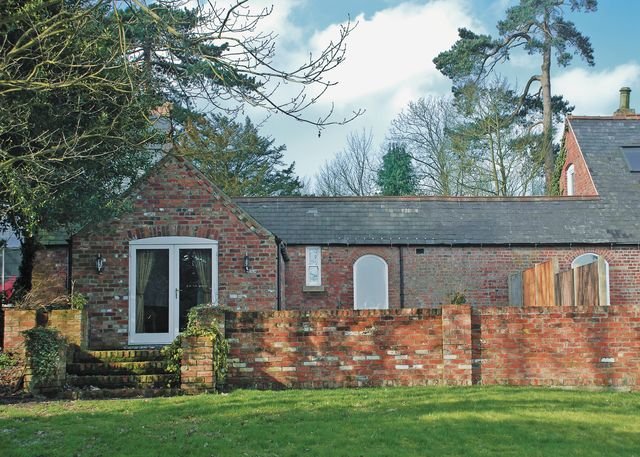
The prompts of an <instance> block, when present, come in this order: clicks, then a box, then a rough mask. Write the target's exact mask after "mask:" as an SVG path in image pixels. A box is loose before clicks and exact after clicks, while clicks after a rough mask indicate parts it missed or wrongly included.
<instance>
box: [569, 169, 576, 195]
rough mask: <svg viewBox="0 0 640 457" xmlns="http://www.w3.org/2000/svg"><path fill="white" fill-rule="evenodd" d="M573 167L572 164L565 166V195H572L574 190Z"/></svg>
mask: <svg viewBox="0 0 640 457" xmlns="http://www.w3.org/2000/svg"><path fill="white" fill-rule="evenodd" d="M574 178H575V168H574V166H573V164H571V165H569V166H568V167H567V195H573V194H574V192H575V188H574V187H575V184H574V183H575V179H574Z"/></svg>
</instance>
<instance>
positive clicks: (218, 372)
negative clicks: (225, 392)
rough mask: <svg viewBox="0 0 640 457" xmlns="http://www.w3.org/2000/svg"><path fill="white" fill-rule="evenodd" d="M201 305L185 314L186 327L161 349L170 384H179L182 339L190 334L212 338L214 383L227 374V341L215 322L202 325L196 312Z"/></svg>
mask: <svg viewBox="0 0 640 457" xmlns="http://www.w3.org/2000/svg"><path fill="white" fill-rule="evenodd" d="M202 308H203V307H200V306H196V307H193V308H191V309H190V310H189V314H188V316H187V328H186V330H185V331H184V332H182V333H181V334H180V335H178V336H177V337H176V339H175V340H173V342H172V343H171V344H169V345H167V346H165V347H164V348H163V349H162V354H163V356H164V357H165V359H166V361H167V371H168V372H169V373H171V374H172V375H173V376H172V379H171V384H174V385H180V364H181V362H182V353H183V350H182V341H183V339H184V338H187V337H191V336H208V337H211V338H212V339H213V364H214V371H215V376H216V383H217V384H221V383H222V382H223V381H224V379H225V377H226V375H227V357H228V355H229V343H228V342H227V340H226V339H225V338H224V335H223V334H222V333H221V332H220V329H219V328H218V326H217V325H216V322H215V321H213V322H211V324H210V325H203V324H202V323H201V321H200V319H199V316H198V313H199V311H200V309H202Z"/></svg>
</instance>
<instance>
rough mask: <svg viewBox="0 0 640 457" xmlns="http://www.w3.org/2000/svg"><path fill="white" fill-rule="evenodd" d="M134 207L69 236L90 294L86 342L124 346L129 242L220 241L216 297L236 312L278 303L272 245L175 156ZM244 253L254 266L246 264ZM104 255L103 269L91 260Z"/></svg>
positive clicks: (82, 288) (138, 194) (82, 287)
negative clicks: (187, 238)
mask: <svg viewBox="0 0 640 457" xmlns="http://www.w3.org/2000/svg"><path fill="white" fill-rule="evenodd" d="M130 198H131V200H132V208H131V210H130V211H128V212H126V213H125V214H122V215H121V216H120V217H117V218H114V219H112V220H110V221H107V222H104V223H100V224H97V225H93V226H90V227H88V228H87V229H85V230H83V231H81V232H80V233H79V234H78V235H76V236H75V237H74V238H73V277H74V279H75V280H76V288H77V290H78V291H79V292H81V293H84V294H86V295H87V296H88V299H89V303H88V305H87V307H88V313H89V329H90V335H89V344H90V346H91V347H94V348H103V347H107V348H114V347H121V346H124V345H126V344H127V338H128V315H129V302H128V294H129V284H128V283H129V276H128V275H129V241H131V240H133V239H140V238H148V237H156V236H193V237H201V238H208V239H211V240H217V241H218V283H219V287H218V296H219V302H220V304H223V305H228V306H231V307H233V308H237V309H258V310H260V309H261V310H267V309H274V308H275V306H276V267H277V264H276V262H277V257H276V252H277V251H276V243H275V239H274V237H273V236H272V235H271V234H269V233H268V232H266V231H265V230H264V229H262V228H260V226H258V225H257V224H256V223H255V222H254V221H253V220H252V219H250V218H247V217H246V216H245V215H244V213H242V212H240V211H239V210H238V209H237V208H236V207H235V205H233V204H231V203H230V202H229V201H228V200H226V199H224V198H222V197H221V196H220V195H218V194H217V192H216V190H215V189H214V188H213V187H212V186H211V185H210V184H209V183H208V181H207V180H206V179H204V178H203V177H202V175H201V174H200V173H199V172H197V171H196V170H195V169H194V168H193V167H191V166H189V165H186V164H185V163H183V162H180V161H178V160H170V161H167V162H164V163H163V164H161V166H160V168H159V169H156V171H155V172H154V173H152V174H151V175H150V176H149V177H148V178H147V180H146V181H145V182H144V183H143V184H142V185H141V186H140V187H139V188H137V189H136V190H135V191H134V192H133V193H132V194H131V197H130ZM245 252H248V253H249V255H250V257H251V268H252V270H251V271H250V272H248V273H246V272H245V271H244V269H243V257H244V254H245ZM98 253H100V254H101V255H102V256H103V257H104V258H105V259H106V267H105V270H104V272H103V273H102V274H100V275H98V274H97V273H96V270H95V257H96V255H97V254H98Z"/></svg>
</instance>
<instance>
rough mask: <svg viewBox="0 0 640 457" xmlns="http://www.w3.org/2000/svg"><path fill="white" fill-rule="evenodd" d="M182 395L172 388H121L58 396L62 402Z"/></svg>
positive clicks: (73, 391) (76, 392) (76, 391)
mask: <svg viewBox="0 0 640 457" xmlns="http://www.w3.org/2000/svg"><path fill="white" fill-rule="evenodd" d="M176 395H182V391H181V390H180V389H177V388H172V387H157V388H136V387H121V388H114V389H86V388H84V389H83V388H74V389H71V390H65V391H63V392H61V393H60V394H59V398H61V399H64V400H93V399H100V398H152V397H174V396H176Z"/></svg>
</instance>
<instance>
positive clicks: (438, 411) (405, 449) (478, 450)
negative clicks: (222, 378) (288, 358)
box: [0, 388, 640, 457]
mask: <svg viewBox="0 0 640 457" xmlns="http://www.w3.org/2000/svg"><path fill="white" fill-rule="evenodd" d="M119 455H121V456H127V457H134V456H145V457H146V456H162V457H169V456H189V457H191V456H216V457H218V456H234V457H241V456H366V457H370V456H489V455H491V456H494V455H497V456H519V457H520V456H581V457H584V456H640V394H638V393H631V394H630V393H611V392H597V393H594V392H581V391H560V390H547V389H518V388H460V389H453V388H395V389H359V390H356V389H353V390H324V391H285V392H258V391H236V392H233V393H231V394H229V395H201V396H194V397H174V398H155V399H133V400H102V401H60V402H47V403H30V404H19V405H10V406H6V405H3V406H0V456H3V457H13V456H25V457H26V456H29V457H37V456H47V457H49V456H65V457H67V456H119Z"/></svg>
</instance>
